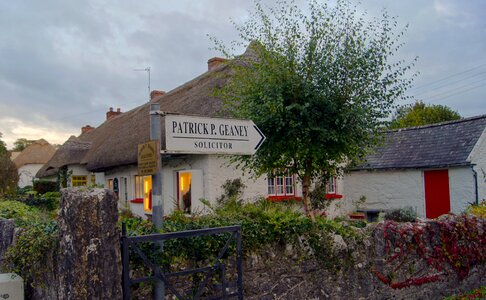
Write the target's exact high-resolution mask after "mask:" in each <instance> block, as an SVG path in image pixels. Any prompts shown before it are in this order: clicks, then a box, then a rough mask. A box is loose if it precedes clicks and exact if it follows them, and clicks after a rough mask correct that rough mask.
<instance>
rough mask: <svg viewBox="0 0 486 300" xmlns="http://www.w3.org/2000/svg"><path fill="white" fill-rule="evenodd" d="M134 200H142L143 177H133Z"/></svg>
mask: <svg viewBox="0 0 486 300" xmlns="http://www.w3.org/2000/svg"><path fill="white" fill-rule="evenodd" d="M135 199H143V176H138V175H137V176H135Z"/></svg>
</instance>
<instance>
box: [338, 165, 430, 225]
mask: <svg viewBox="0 0 486 300" xmlns="http://www.w3.org/2000/svg"><path fill="white" fill-rule="evenodd" d="M344 182H345V183H344V184H345V186H344V196H345V202H346V207H347V208H348V209H350V211H349V212H351V211H353V210H355V206H354V205H353V203H355V202H356V201H358V200H359V198H360V197H361V196H365V197H366V202H365V204H364V205H363V207H364V208H366V209H392V208H402V207H407V206H411V207H412V208H413V209H414V210H415V211H416V212H417V214H418V215H419V216H422V217H424V216H425V201H424V199H425V196H424V180H423V172H422V171H421V170H400V171H395V170H387V171H354V172H351V173H350V174H346V175H345V178H344Z"/></svg>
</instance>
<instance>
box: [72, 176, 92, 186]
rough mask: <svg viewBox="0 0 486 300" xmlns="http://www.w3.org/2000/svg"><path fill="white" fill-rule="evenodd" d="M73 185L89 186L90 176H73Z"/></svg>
mask: <svg viewBox="0 0 486 300" xmlns="http://www.w3.org/2000/svg"><path fill="white" fill-rule="evenodd" d="M71 184H72V186H87V185H88V176H71Z"/></svg>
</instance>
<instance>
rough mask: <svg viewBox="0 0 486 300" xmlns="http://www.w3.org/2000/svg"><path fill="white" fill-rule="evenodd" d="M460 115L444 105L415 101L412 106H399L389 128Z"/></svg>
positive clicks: (451, 119) (433, 121)
mask: <svg viewBox="0 0 486 300" xmlns="http://www.w3.org/2000/svg"><path fill="white" fill-rule="evenodd" d="M460 118H461V115H459V113H457V112H456V111H453V110H452V109H451V108H449V107H448V106H445V105H436V104H428V105H427V104H425V103H423V102H422V101H417V102H415V104H414V105H413V106H411V105H408V106H401V107H399V108H398V109H397V112H396V113H395V115H394V116H393V119H392V121H391V123H390V129H397V128H406V127H413V126H422V125H428V124H435V123H440V122H446V121H453V120H459V119H460Z"/></svg>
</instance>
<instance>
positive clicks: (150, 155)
mask: <svg viewBox="0 0 486 300" xmlns="http://www.w3.org/2000/svg"><path fill="white" fill-rule="evenodd" d="M159 148H160V146H159V141H149V142H146V143H143V144H139V145H138V175H154V174H155V173H157V171H158V169H159V167H160V149H159Z"/></svg>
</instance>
